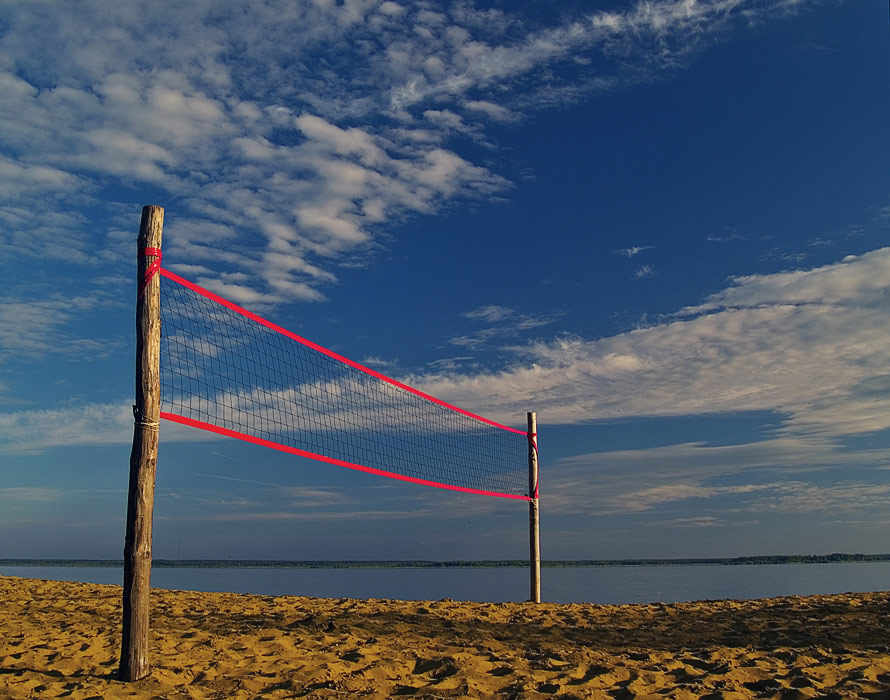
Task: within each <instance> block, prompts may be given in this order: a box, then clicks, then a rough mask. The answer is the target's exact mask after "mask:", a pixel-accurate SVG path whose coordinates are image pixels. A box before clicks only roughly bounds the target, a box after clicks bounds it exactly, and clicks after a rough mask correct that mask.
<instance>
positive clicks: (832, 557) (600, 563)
mask: <svg viewBox="0 0 890 700" xmlns="http://www.w3.org/2000/svg"><path fill="white" fill-rule="evenodd" d="M879 561H890V554H788V555H764V556H748V557H732V558H718V557H708V558H685V559H578V560H551V561H542V562H541V565H542V566H544V567H552V568H582V567H607V566H764V565H775V564H835V563H848V562H879ZM2 566H35V567H36V566H46V567H52V566H76V567H104V568H122V567H123V560H121V559H0V567H2ZM152 566H154V567H156V568H159V569H478V568H514V567H515V568H524V567H527V566H528V561H525V560H522V559H503V560H498V559H487V560H453V561H425V560H404V561H403V560H380V561H352V560H339V561H323V560H303V561H292V560H274V559H155V560H154V561H153V562H152Z"/></svg>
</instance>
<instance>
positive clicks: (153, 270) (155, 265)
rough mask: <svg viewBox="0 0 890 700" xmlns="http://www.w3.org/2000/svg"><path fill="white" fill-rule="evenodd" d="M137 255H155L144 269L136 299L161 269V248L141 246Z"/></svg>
mask: <svg viewBox="0 0 890 700" xmlns="http://www.w3.org/2000/svg"><path fill="white" fill-rule="evenodd" d="M139 255H140V256H142V257H146V256H149V255H154V256H157V257H155V259H154V260H153V261H152V263H151V265H149V266H148V269H147V270H146V271H145V277H144V278H143V280H142V284H141V285H140V287H139V294H138V295H137V297H136V298H137V299H141V298H142V295H143V294H145V288H146V287H147V286H148V283H149V282H151V278H152V277H154V276H155V275H156V274H158V272H159V271H160V269H161V259H162V257H163V256H162V254H161V249H160V248H143V249H142V250H140V251H139Z"/></svg>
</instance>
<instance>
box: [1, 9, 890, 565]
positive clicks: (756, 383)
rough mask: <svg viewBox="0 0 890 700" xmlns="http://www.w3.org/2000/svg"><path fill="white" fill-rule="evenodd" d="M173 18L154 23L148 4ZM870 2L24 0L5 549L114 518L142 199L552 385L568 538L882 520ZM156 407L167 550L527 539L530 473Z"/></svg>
mask: <svg viewBox="0 0 890 700" xmlns="http://www.w3.org/2000/svg"><path fill="white" fill-rule="evenodd" d="M146 27H151V28H152V29H151V31H148V30H147V29H146ZM887 27H888V16H887V7H886V4H884V3H880V2H862V1H852V0H849V1H846V2H843V1H839V0H756V1H754V0H709V1H705V0H701V1H699V2H694V1H692V0H689V1H686V2H675V1H673V0H669V1H668V0H651V1H650V2H644V3H634V2H622V1H618V0H614V1H612V2H587V3H581V2H551V3H529V2H518V3H517V2H512V3H506V2H501V3H498V2H493V3H471V2H455V3H404V2H394V1H391V0H387V1H384V2H380V1H379V0H355V1H350V0H346V1H344V2H334V1H333V0H330V1H328V0H317V1H315V2H295V1H294V2H269V3H262V4H259V3H251V2H234V1H233V2H228V1H226V2H219V1H218V0H217V1H215V2H209V1H206V2H205V1H203V0H196V1H195V2H192V3H189V4H188V5H187V6H182V4H181V3H169V2H161V1H155V2H151V3H143V2H134V3H124V4H121V3H117V2H105V1H102V0H89V1H86V2H82V3H77V4H76V5H75V4H72V3H61V2H35V1H34V0H26V1H25V0H23V1H21V2H17V1H13V2H7V3H4V5H3V8H2V9H0V86H2V95H3V97H2V101H0V253H2V255H0V265H2V267H3V285H2V290H0V557H100V558H111V557H116V556H119V554H120V552H121V549H122V546H123V528H124V517H125V510H126V487H127V462H128V455H129V443H130V440H131V437H132V417H131V415H130V405H131V403H132V392H133V388H132V384H133V355H134V349H133V346H134V341H133V334H132V325H133V320H132V319H133V296H134V283H133V277H134V265H135V257H134V251H135V236H136V231H137V229H138V223H139V215H140V210H141V206H142V205H144V204H160V205H162V206H164V207H165V209H166V224H165V231H164V250H165V266H166V267H168V268H169V269H171V270H173V271H174V272H177V273H179V274H182V275H183V276H185V277H187V278H189V279H193V280H194V281H196V282H198V283H200V284H202V285H204V286H206V287H208V288H210V289H211V290H213V291H216V292H218V293H220V294H222V295H223V296H226V297H227V298H230V299H231V300H232V301H235V302H236V303H238V304H241V305H243V306H245V307H247V308H249V309H251V310H254V311H256V312H257V313H260V314H262V315H264V316H266V317H268V318H270V319H272V320H274V321H275V322H276V323H278V324H280V325H282V326H284V327H286V328H289V329H291V330H293V331H295V332H297V333H299V334H301V335H303V336H305V337H307V338H310V339H311V340H314V341H315V342H318V343H320V344H322V345H325V346H327V347H330V348H332V349H333V350H335V351H337V352H339V353H341V354H343V355H346V356H347V357H350V358H353V359H355V360H358V361H360V362H363V363H365V364H368V365H369V366H372V367H374V368H375V369H378V370H379V371H382V372H385V373H387V374H390V375H392V376H394V377H396V378H398V379H400V380H403V381H406V382H407V383H409V384H412V385H415V386H417V387H418V388H420V389H423V390H424V391H427V392H429V393H431V394H433V395H435V396H439V397H440V398H442V399H444V400H447V401H450V402H452V403H456V404H457V405H460V406H463V407H465V408H467V409H469V410H472V411H475V412H478V413H481V414H482V415H485V416H488V417H490V418H492V419H495V420H498V421H501V422H504V423H507V424H509V425H514V426H519V427H521V426H522V425H523V422H524V418H525V412H526V411H527V410H534V411H536V412H537V414H538V421H539V433H540V446H541V462H542V476H541V499H542V500H541V511H542V549H543V556H544V557H545V558H622V557H648V556H682V557H690V556H738V555H745V554H772V553H783V552H804V553H818V552H826V551H861V552H883V551H886V550H887V544H886V542H887V541H888V535H890V515H888V514H890V472H888V468H890V398H888V396H890V362H888V360H890V351H888V348H890V323H888V321H890V318H888V311H890V295H888V292H887V290H888V285H890V248H887V247H885V246H886V245H887V239H888V233H890V167H888V161H887V153H890V136H888V133H887V131H888V130H887V129H886V126H885V123H884V122H885V115H886V114H887V113H890V93H888V90H887V86H888V84H890V60H888V59H890V56H888V43H890V42H888V35H887ZM210 438H211V436H209V435H208V434H205V433H200V432H196V431H188V430H185V429H183V428H180V427H178V426H172V425H169V424H165V425H164V426H163V429H162V437H161V453H160V461H159V469H158V481H157V501H156V509H155V517H156V520H155V547H154V554H155V556H156V557H161V558H168V557H169V558H174V557H178V556H182V557H188V558H198V557H214V558H216V557H219V558H225V557H232V558H266V557H274V558H294V559H300V558H305V559H322V558H336V559H340V558H356V559H374V558H387V559H390V558H392V559H398V558H431V559H452V558H501V557H504V558H520V557H523V556H525V554H526V552H527V541H526V525H525V523H526V520H525V519H526V508H525V506H524V504H523V503H521V502H508V501H503V500H501V499H493V498H486V497H481V496H465V495H459V494H451V493H447V492H444V491H440V490H436V489H430V488H423V487H419V486H411V485H405V484H400V483H397V482H394V481H391V480H386V479H381V478H377V477H372V476H368V475H364V474H359V473H355V472H352V471H349V470H345V469H337V468H334V467H329V466H326V465H323V464H319V463H314V462H309V461H305V460H301V459H297V458H293V457H290V456H287V455H284V454H279V453H276V452H274V451H271V450H263V449H261V448H258V447H254V446H251V445H247V444H242V443H239V442H235V441H229V440H218V439H210Z"/></svg>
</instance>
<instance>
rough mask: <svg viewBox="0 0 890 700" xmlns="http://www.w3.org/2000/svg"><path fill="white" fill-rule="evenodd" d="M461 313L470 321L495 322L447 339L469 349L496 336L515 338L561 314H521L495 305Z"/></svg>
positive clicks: (480, 345)
mask: <svg viewBox="0 0 890 700" xmlns="http://www.w3.org/2000/svg"><path fill="white" fill-rule="evenodd" d="M461 315H462V316H463V317H464V318H467V319H470V320H471V321H481V322H484V323H486V324H496V325H489V326H488V327H486V328H479V329H476V330H474V331H473V332H472V333H469V334H467V335H461V336H457V337H454V338H450V339H449V340H448V343H449V344H451V345H457V346H459V347H465V348H471V349H475V348H479V347H482V346H483V345H485V344H487V343H489V342H491V341H492V340H494V339H496V338H515V337H517V336H519V335H520V334H521V333H523V332H525V331H529V330H532V329H535V328H542V327H544V326H549V325H550V324H552V323H555V322H556V321H557V320H558V319H559V318H560V316H561V314H560V313H551V314H542V315H535V314H523V313H519V312H518V311H516V310H514V309H510V308H507V307H504V306H496V305H488V306H480V307H478V308H476V309H473V310H472V311H466V312H464V313H463V314H461Z"/></svg>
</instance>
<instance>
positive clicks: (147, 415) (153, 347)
mask: <svg viewBox="0 0 890 700" xmlns="http://www.w3.org/2000/svg"><path fill="white" fill-rule="evenodd" d="M163 229H164V210H163V208H161V207H156V206H148V207H143V209H142V222H141V224H140V226H139V239H138V255H139V266H138V269H139V274H138V287H137V288H138V289H139V290H140V293H139V296H138V297H137V301H136V404H135V405H134V406H133V416H134V418H135V425H134V428H133V449H132V451H131V452H130V489H129V496H128V500H127V534H126V540H125V543H124V597H123V630H122V636H121V659H120V667H119V669H118V677H119V678H120V680H122V681H136V680H139V679H140V678H144V677H145V676H147V675H148V673H149V664H148V628H149V617H148V608H149V593H150V589H151V525H152V512H153V510H154V495H155V494H154V492H155V473H156V470H157V460H158V426H159V422H160V412H161V375H160V354H161V285H160V275H158V274H156V271H157V270H156V267H155V268H154V271H152V270H150V268H151V267H152V263H153V262H155V261H156V260H159V258H160V252H161V250H160V249H161V236H162V233H163Z"/></svg>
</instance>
